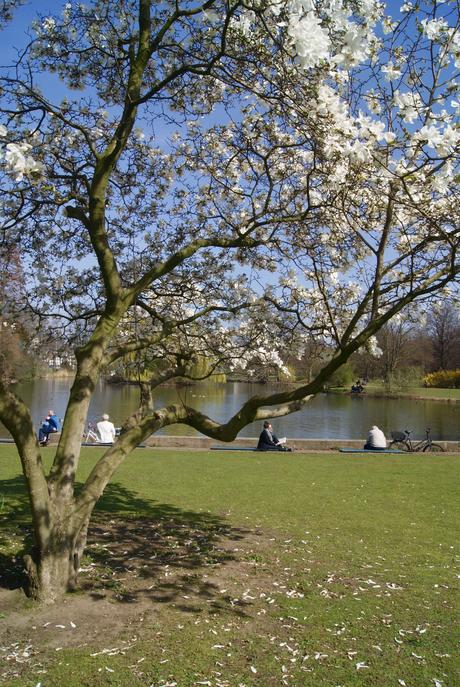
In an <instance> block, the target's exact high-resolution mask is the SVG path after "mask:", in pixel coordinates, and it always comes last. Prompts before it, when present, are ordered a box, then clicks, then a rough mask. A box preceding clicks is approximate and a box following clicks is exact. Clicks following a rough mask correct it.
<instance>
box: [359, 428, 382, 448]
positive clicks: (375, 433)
mask: <svg viewBox="0 0 460 687" xmlns="http://www.w3.org/2000/svg"><path fill="white" fill-rule="evenodd" d="M386 447H387V440H386V439H385V435H384V433H383V432H382V430H381V429H379V428H378V427H377V425H374V426H373V427H371V428H370V430H369V436H368V437H367V442H366V443H365V444H364V448H365V449H366V450H367V451H384V450H385V449H386Z"/></svg>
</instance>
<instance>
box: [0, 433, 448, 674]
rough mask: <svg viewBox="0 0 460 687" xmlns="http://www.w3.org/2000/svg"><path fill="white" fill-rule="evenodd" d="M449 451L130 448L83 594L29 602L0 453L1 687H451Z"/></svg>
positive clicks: (6, 467) (5, 460)
mask: <svg viewBox="0 0 460 687" xmlns="http://www.w3.org/2000/svg"><path fill="white" fill-rule="evenodd" d="M49 450H51V449H49ZM100 454H101V450H100V449H86V450H83V452H82V461H81V475H80V479H83V478H84V476H85V475H86V474H87V473H88V471H89V469H90V467H91V465H92V464H93V463H94V460H95V458H96V456H98V455H100ZM459 458H460V456H458V455H457V456H453V455H439V454H437V455H417V454H414V455H402V456H399V455H395V456H390V455H382V456H378V455H377V456H376V455H361V454H357V455H349V456H347V455H341V454H334V453H331V454H303V453H293V454H270V453H267V454H263V455H259V454H252V453H247V454H246V453H241V452H235V453H232V452H229V451H227V452H222V453H219V452H210V451H209V452H208V451H206V452H205V451H203V452H189V453H188V452H187V451H185V450H184V451H164V450H160V449H152V450H150V449H148V450H147V449H144V450H137V451H135V453H134V454H133V456H132V457H130V458H129V459H128V461H127V462H126V463H125V464H124V465H123V466H122V467H121V468H120V470H119V472H118V473H117V475H116V479H115V480H114V481H113V483H112V484H111V485H109V487H108V488H107V490H106V493H105V495H104V497H103V498H102V500H101V502H100V504H99V507H98V510H97V513H96V514H95V519H94V525H93V529H92V532H91V535H90V546H89V549H88V556H87V558H86V559H85V561H84V565H83V572H82V587H83V589H82V591H81V592H78V593H76V594H73V595H70V596H69V597H68V598H67V599H66V601H65V604H63V606H62V607H59V608H57V609H56V608H48V609H37V608H35V607H34V606H33V605H32V604H31V603H30V602H28V601H24V600H23V599H22V597H21V595H20V593H19V592H17V591H13V589H12V588H13V587H14V586H15V584H14V583H15V576H16V580H17V576H18V575H20V570H21V564H20V560H19V553H20V551H21V549H22V546H23V542H24V538H25V537H27V524H28V514H27V501H26V498H25V494H24V487H23V483H22V478H21V477H20V475H19V460H18V458H17V457H16V454H15V451H14V449H13V448H12V447H10V446H2V447H0V600H1V599H2V598H4V599H6V601H7V602H8V603H7V604H6V605H4V606H3V609H2V608H0V684H7V685H8V686H9V687H19V686H21V687H29V686H31V687H36V685H37V684H38V683H40V684H41V687H58V686H59V687H61V685H65V687H77V686H78V687H82V686H86V685H88V687H89V686H90V685H91V686H95V687H98V686H102V685H104V686H105V685H107V686H108V685H110V686H116V687H126V686H130V687H141V686H142V687H144V686H146V687H150V686H152V687H167V686H168V687H191V686H192V685H207V686H208V687H243V686H244V687H255V686H259V687H265V686H267V687H271V686H278V685H279V686H282V685H287V686H291V687H323V686H324V687H326V686H327V687H339V686H340V687H355V686H356V687H358V686H359V687H367V686H369V687H371V686H372V687H391V686H393V685H394V686H395V687H399V686H401V687H425V686H426V687H458V685H459V684H460V673H459V661H458V654H456V651H457V650H458V637H455V630H454V626H455V623H456V622H457V621H458V617H459V603H458V599H459V596H458V587H459V577H460V570H459V567H458V551H457V550H456V549H457V545H458V503H459V500H458V469H459V465H460V463H459ZM15 555H17V556H18V560H17V561H16V562H13V563H12V562H11V557H12V556H15ZM456 556H457V558H456ZM456 564H457V567H456ZM2 595H3V596H2ZM5 609H6V610H5Z"/></svg>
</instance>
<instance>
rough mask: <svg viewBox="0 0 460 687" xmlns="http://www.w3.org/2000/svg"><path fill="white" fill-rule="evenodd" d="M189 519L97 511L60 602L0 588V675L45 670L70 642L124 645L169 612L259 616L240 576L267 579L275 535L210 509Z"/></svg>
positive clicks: (120, 648)
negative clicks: (76, 586) (76, 581)
mask: <svg viewBox="0 0 460 687" xmlns="http://www.w3.org/2000/svg"><path fill="white" fill-rule="evenodd" d="M185 520H186V519H177V518H174V517H167V518H162V519H147V518H142V519H134V518H132V519H128V520H127V519H121V518H112V519H110V520H108V519H107V518H98V519H97V520H96V522H95V523H94V525H93V527H92V529H91V531H90V534H89V538H88V549H87V556H86V557H85V560H84V561H83V564H82V566H81V573H80V590H79V591H77V592H74V593H71V594H67V595H66V596H65V597H64V598H63V599H62V601H60V602H59V603H57V604H53V605H38V604H35V603H34V602H32V601H31V600H29V599H28V598H27V597H26V595H25V593H24V591H23V590H22V589H1V588H0V608H1V612H0V682H3V683H7V682H8V680H11V679H13V678H18V677H20V676H21V675H23V674H25V672H27V671H28V670H29V669H31V668H33V669H34V674H36V675H39V674H40V668H41V667H43V666H44V665H46V663H47V662H49V661H50V660H52V659H51V658H50V656H52V654H53V652H59V651H62V650H63V649H66V648H74V649H86V652H89V653H90V655H97V654H98V653H99V652H110V651H111V650H112V651H114V652H117V653H123V652H124V651H127V650H129V647H130V646H131V645H132V643H133V642H136V641H137V639H138V636H139V633H141V634H142V633H143V628H144V627H145V625H147V624H148V625H149V627H150V628H152V627H155V628H157V629H161V628H162V626H163V624H164V619H165V615H166V614H170V613H171V612H174V614H175V617H176V614H185V615H184V617H190V616H191V615H196V617H200V618H202V617H204V616H206V617H210V616H213V615H214V616H215V615H217V614H220V613H222V614H228V613H230V614H232V615H234V617H235V618H239V619H242V618H245V617H247V616H248V614H249V615H251V614H252V600H250V599H244V598H243V599H241V591H242V589H243V588H244V587H243V586H242V585H246V586H247V584H248V578H252V579H253V580H254V577H255V574H257V581H258V583H259V584H260V583H261V582H263V576H264V571H263V568H262V569H261V568H260V566H259V565H258V564H257V563H256V560H257V559H258V558H259V556H260V554H261V552H262V551H263V550H268V549H269V544H270V542H269V539H268V537H267V535H266V534H264V533H263V532H261V531H260V530H254V529H253V530H251V529H245V530H243V529H237V528H232V527H230V526H228V525H227V524H226V523H225V522H224V521H223V520H221V519H219V518H216V517H214V516H213V517H211V516H209V515H208V514H203V515H200V516H199V517H196V514H195V517H194V522H193V523H191V522H186V521H185ZM256 567H257V571H256V569H255V568H256ZM153 634H154V633H153ZM43 662H44V663H43ZM43 670H44V671H45V668H44V667H43Z"/></svg>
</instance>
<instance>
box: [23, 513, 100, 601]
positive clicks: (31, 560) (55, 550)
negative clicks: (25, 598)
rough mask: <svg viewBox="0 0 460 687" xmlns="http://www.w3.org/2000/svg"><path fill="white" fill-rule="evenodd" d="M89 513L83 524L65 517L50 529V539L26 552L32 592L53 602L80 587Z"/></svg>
mask: <svg viewBox="0 0 460 687" xmlns="http://www.w3.org/2000/svg"><path fill="white" fill-rule="evenodd" d="M88 522H89V517H88V518H87V519H86V520H85V522H84V523H83V525H82V526H80V527H76V526H75V524H74V523H73V522H71V523H70V524H68V525H67V526H64V524H63V522H62V520H59V521H58V522H57V523H55V524H54V525H53V526H52V527H51V528H50V530H49V534H48V536H47V537H46V541H42V542H41V545H40V546H36V547H35V548H34V550H33V552H32V553H31V554H28V555H26V556H24V563H25V566H26V571H27V576H28V595H29V596H30V597H31V598H33V599H35V600H37V601H40V602H42V603H46V604H51V603H54V602H55V601H57V600H58V599H59V598H60V597H62V596H63V595H64V594H65V593H66V592H69V591H74V590H75V589H76V587H77V576H78V571H79V568H80V560H81V556H82V554H83V551H84V548H85V546H86V537H87V528H88Z"/></svg>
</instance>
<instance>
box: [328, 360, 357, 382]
mask: <svg viewBox="0 0 460 687" xmlns="http://www.w3.org/2000/svg"><path fill="white" fill-rule="evenodd" d="M354 380H355V371H354V369H353V367H352V365H350V363H344V364H343V365H342V366H341V367H339V369H338V370H336V371H335V372H334V374H333V375H332V376H331V377H329V379H328V380H327V385H328V386H329V387H331V386H345V387H347V386H351V385H352V384H353V382H354Z"/></svg>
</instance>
